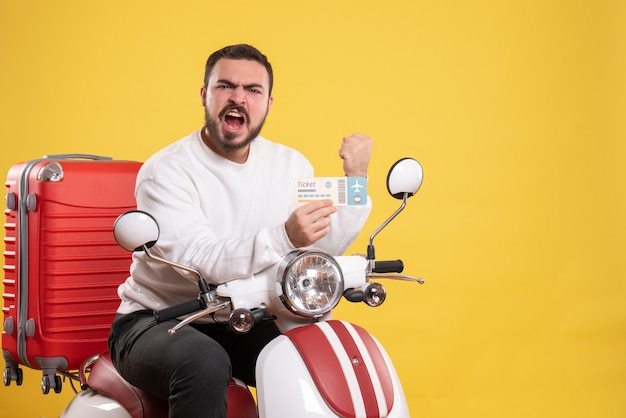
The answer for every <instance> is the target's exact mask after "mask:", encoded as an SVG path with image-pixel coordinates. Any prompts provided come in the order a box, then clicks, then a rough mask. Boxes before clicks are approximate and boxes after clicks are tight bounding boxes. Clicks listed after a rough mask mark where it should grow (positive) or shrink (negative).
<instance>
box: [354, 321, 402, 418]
mask: <svg viewBox="0 0 626 418" xmlns="http://www.w3.org/2000/svg"><path fill="white" fill-rule="evenodd" d="M352 326H353V327H354V329H355V330H356V331H357V333H358V334H359V336H360V337H361V340H362V341H363V343H364V344H365V346H366V347H367V351H368V353H369V355H370V357H371V358H372V362H373V363H374V367H375V368H376V373H377V374H378V379H379V380H380V385H381V387H382V390H383V393H384V394H385V401H386V402H387V411H391V408H392V407H393V401H394V397H393V379H392V378H391V373H389V367H388V366H387V362H386V361H385V357H384V356H383V353H382V352H381V351H380V347H379V346H378V344H376V341H375V340H374V338H373V337H372V335H371V334H370V333H369V332H367V331H366V330H365V329H363V328H361V327H359V326H357V325H354V324H353V325H352Z"/></svg>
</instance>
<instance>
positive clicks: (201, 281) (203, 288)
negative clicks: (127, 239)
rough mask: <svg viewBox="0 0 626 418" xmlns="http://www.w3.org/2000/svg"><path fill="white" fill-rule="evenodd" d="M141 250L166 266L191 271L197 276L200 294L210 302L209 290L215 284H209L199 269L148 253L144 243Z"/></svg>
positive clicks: (213, 287)
mask: <svg viewBox="0 0 626 418" xmlns="http://www.w3.org/2000/svg"><path fill="white" fill-rule="evenodd" d="M143 252H144V253H145V254H146V255H147V256H148V258H151V259H153V260H155V261H159V262H161V263H164V264H167V265H168V266H172V267H174V268H177V269H181V270H184V271H187V272H189V273H193V274H195V275H196V276H197V277H198V286H199V287H200V294H201V295H202V296H203V297H204V298H205V302H211V301H212V298H211V297H210V294H209V292H210V291H211V290H213V289H215V285H210V284H208V283H207V281H206V280H205V278H204V277H203V276H202V273H200V271H199V270H196V269H192V268H189V267H186V266H183V265H181V264H176V263H174V262H172V261H167V260H165V259H163V258H160V257H157V256H156V255H153V254H151V253H150V251H149V250H148V247H147V246H146V245H144V246H143Z"/></svg>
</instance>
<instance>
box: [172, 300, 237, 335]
mask: <svg viewBox="0 0 626 418" xmlns="http://www.w3.org/2000/svg"><path fill="white" fill-rule="evenodd" d="M228 307H230V301H225V302H220V303H217V304H216V305H213V306H208V307H207V308H206V309H203V310H201V311H199V312H196V313H195V314H193V315H191V316H188V317H187V318H185V319H183V320H182V321H180V322H179V323H178V324H176V326H174V327H173V328H170V329H168V330H167V334H168V335H169V336H170V337H171V336H172V335H174V334H176V331H178V330H179V329H181V328H182V327H184V326H185V325H187V324H189V323H191V322H193V321H195V320H196V319H199V318H202V317H203V316H206V315H210V314H212V313H215V312H217V311H221V310H222V309H226V308H228Z"/></svg>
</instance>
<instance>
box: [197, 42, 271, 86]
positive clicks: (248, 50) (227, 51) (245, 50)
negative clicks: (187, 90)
mask: <svg viewBox="0 0 626 418" xmlns="http://www.w3.org/2000/svg"><path fill="white" fill-rule="evenodd" d="M223 58H227V59H233V60H249V61H256V62H258V63H260V64H262V65H263V66H264V67H265V69H266V70H267V75H268V76H269V81H270V85H269V95H270V96H271V94H272V87H273V86H274V72H273V71H272V65H271V64H270V63H269V61H268V60H267V57H266V56H265V55H263V54H262V53H261V51H259V50H258V49H256V48H255V47H253V46H252V45H248V44H238V45H230V46H226V47H224V48H222V49H220V50H218V51H215V52H214V53H212V54H211V55H210V56H209V58H208V59H207V61H206V66H205V69H204V85H205V86H207V85H208V83H209V76H210V75H211V71H213V67H215V64H216V63H217V62H218V61H219V60H221V59H223Z"/></svg>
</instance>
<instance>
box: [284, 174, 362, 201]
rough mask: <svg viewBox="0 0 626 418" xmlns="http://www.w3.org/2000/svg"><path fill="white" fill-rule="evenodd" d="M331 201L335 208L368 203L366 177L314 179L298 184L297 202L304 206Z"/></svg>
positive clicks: (300, 181) (302, 180)
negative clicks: (313, 202) (321, 201)
mask: <svg viewBox="0 0 626 418" xmlns="http://www.w3.org/2000/svg"><path fill="white" fill-rule="evenodd" d="M322 199H331V200H332V201H333V204H334V205H335V206H346V205H348V206H356V205H365V204H366V203H367V179H366V178H365V177H313V178H309V179H300V180H298V181H297V182H296V201H297V203H298V205H303V204H305V203H307V202H311V201H313V200H322Z"/></svg>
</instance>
